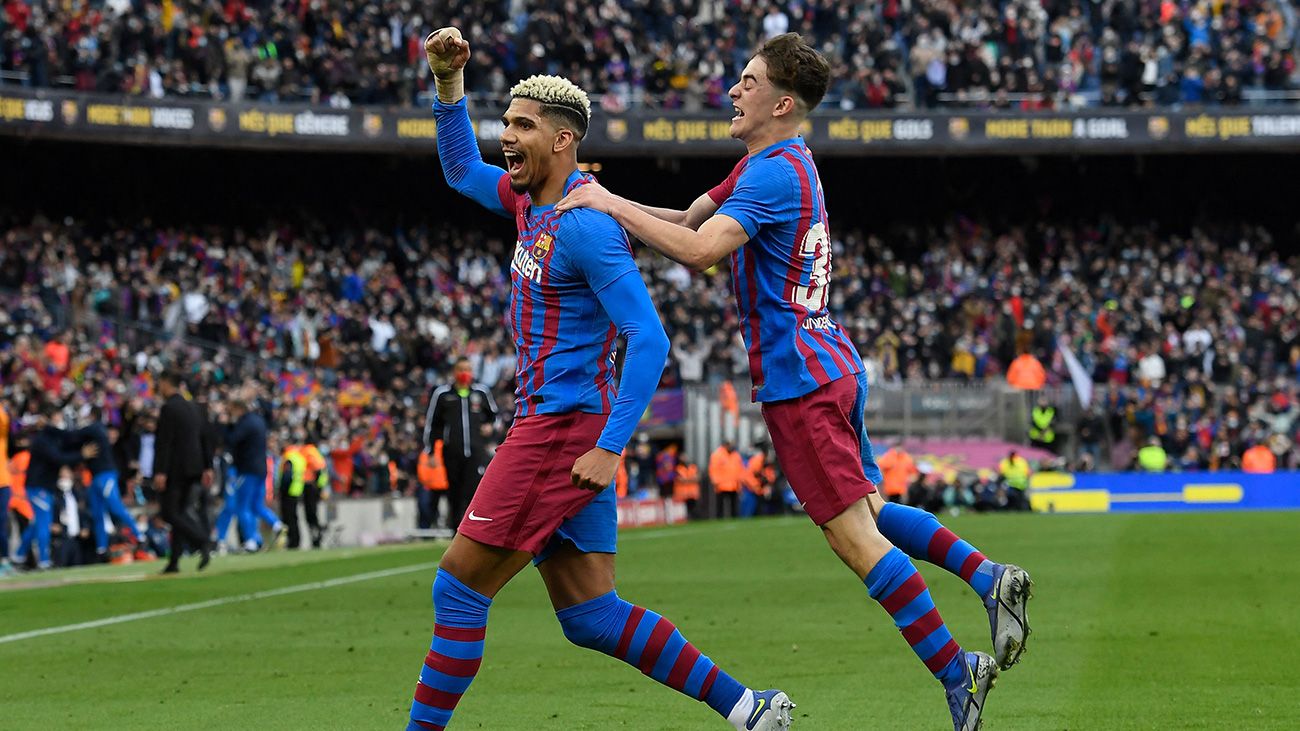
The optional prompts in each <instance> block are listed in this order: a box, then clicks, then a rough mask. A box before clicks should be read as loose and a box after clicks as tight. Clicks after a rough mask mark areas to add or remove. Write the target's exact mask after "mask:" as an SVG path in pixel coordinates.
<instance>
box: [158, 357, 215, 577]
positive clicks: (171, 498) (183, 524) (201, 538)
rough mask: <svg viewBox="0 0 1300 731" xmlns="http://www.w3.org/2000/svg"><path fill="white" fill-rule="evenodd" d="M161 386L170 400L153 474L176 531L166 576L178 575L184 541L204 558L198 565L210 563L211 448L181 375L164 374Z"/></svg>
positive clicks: (166, 404)
mask: <svg viewBox="0 0 1300 731" xmlns="http://www.w3.org/2000/svg"><path fill="white" fill-rule="evenodd" d="M158 387H159V393H161V394H162V395H163V396H164V397H165V398H166V399H167V400H166V401H165V402H164V403H163V406H162V411H161V413H159V415H158V429H157V435H158V436H157V441H156V442H155V444H154V462H153V473H154V483H155V486H156V487H157V489H159V490H160V491H161V492H162V495H161V500H162V517H163V520H165V521H167V522H168V523H169V524H170V525H171V527H172V541H171V543H172V553H171V557H170V559H169V560H168V562H167V569H166V571H167V572H168V573H174V572H175V571H177V563H178V562H179V561H180V556H181V553H182V545H181V542H182V541H183V542H185V543H187V544H189V545H190V546H191V547H193V548H195V549H197V550H199V551H200V552H201V553H202V554H203V558H202V560H201V561H200V562H199V568H200V569H202V568H203V567H204V566H207V564H208V558H209V545H208V544H209V541H208V532H207V530H205V529H204V526H205V525H206V524H207V521H206V519H205V518H204V516H202V515H201V514H200V512H199V511H200V509H201V508H200V505H201V497H200V493H201V492H202V490H203V486H202V484H201V480H202V478H203V471H204V470H205V469H208V468H209V466H210V463H207V462H205V461H204V460H205V458H206V457H207V456H208V455H209V454H210V453H211V451H210V450H211V448H210V447H206V446H205V443H204V442H205V441H206V439H205V436H204V424H203V418H202V416H201V415H200V413H199V409H198V407H197V406H195V405H194V404H192V403H190V402H189V401H188V400H186V399H185V397H184V396H182V395H181V394H180V376H179V375H177V374H175V373H171V372H168V373H165V374H163V377H162V378H161V379H160V380H159V382H158ZM160 478H161V482H160Z"/></svg>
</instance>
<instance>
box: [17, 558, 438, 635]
mask: <svg viewBox="0 0 1300 731" xmlns="http://www.w3.org/2000/svg"><path fill="white" fill-rule="evenodd" d="M435 566H437V564H436V563H422V564H416V565H414V566H400V567H398V568H393V569H384V570H382V571H368V572H366V573H364V574H354V575H352V576H343V577H340V578H337V579H327V580H325V581H313V582H311V583H310V584H298V585H296V586H286V587H282V588H280V589H268V590H266V591H258V592H253V593H252V594H236V595H234V596H226V597H221V598H220V599H209V600H208V601H205V602H195V603H193V604H181V605H178V606H175V607H164V608H162V609H151V610H149V611H147V612H135V613H133V614H119V615H118V616H116V617H105V618H104V619H96V620H93V621H90V622H78V623H77V624H65V625H62V626H59V627H45V628H43V629H34V630H29V631H27V632H17V633H15V634H12V635H2V636H0V645H3V644H5V643H7V642H18V641H19V640H29V639H32V638H34V637H45V636H47V635H58V634H63V633H65V632H76V631H78V630H83V629H94V628H96V627H107V626H109V625H113V624H122V623H123V622H134V621H136V620H137V619H151V618H153V617H168V616H171V615H173V614H181V613H182V612H193V611H196V610H199V609H211V608H212V607H220V606H224V605H226V604H238V603H240V602H251V601H253V600H256V599H269V598H271V597H277V596H284V595H285V594H297V593H299V592H303V591H315V590H317V589H329V588H330V587H334V586H343V585H344V584H355V583H357V582H359V581H370V580H371V579H382V578H385V577H388V576H400V575H401V574H410V573H414V572H416V571H427V570H429V569H431V568H433V567H435Z"/></svg>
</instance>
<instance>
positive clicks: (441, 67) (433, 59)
mask: <svg viewBox="0 0 1300 731" xmlns="http://www.w3.org/2000/svg"><path fill="white" fill-rule="evenodd" d="M424 55H425V56H427V57H428V59H429V70H430V71H432V72H433V75H434V76H448V75H450V74H454V73H456V72H458V71H461V70H463V69H464V68H465V63H466V62H468V61H469V41H467V40H465V39H464V38H462V37H461V35H460V29H459V28H452V27H447V28H439V29H438V30H435V31H434V32H432V33H430V34H429V37H428V38H425V39H424Z"/></svg>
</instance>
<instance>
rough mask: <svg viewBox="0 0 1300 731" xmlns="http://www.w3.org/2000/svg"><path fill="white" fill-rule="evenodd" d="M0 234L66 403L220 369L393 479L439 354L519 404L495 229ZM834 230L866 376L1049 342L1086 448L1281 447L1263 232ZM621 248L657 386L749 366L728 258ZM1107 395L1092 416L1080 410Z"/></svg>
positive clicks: (22, 312) (63, 226)
mask: <svg viewBox="0 0 1300 731" xmlns="http://www.w3.org/2000/svg"><path fill="white" fill-rule="evenodd" d="M3 238H4V242H3V243H4V252H5V253H4V254H3V255H0V256H3V260H2V262H0V288H2V289H3V291H5V292H8V293H9V295H8V299H9V300H10V301H9V302H8V305H9V306H8V307H6V308H5V311H4V312H2V313H0V327H2V328H3V330H2V331H0V332H2V333H3V336H2V339H3V342H4V343H5V347H4V353H5V355H4V357H5V358H6V362H7V363H8V364H9V365H8V366H7V367H6V368H5V369H4V371H0V373H3V377H4V380H5V383H6V384H7V385H9V386H11V387H12V386H13V385H14V384H15V383H17V382H21V383H26V384H27V386H28V387H29V388H32V389H40V390H43V391H45V392H53V393H61V394H62V395H63V396H64V397H68V398H72V399H73V400H74V401H75V400H76V399H78V398H80V399H95V398H103V397H104V396H103V395H104V394H119V396H117V397H115V398H116V399H117V401H115V402H114V403H111V404H108V405H109V406H110V407H111V408H114V409H126V410H128V411H129V410H130V409H131V405H132V403H135V402H137V401H138V400H139V399H140V398H142V394H144V393H146V392H147V390H148V383H147V379H148V374H149V373H151V372H156V371H157V370H158V369H159V368H160V367H161V366H162V365H163V364H164V363H165V362H168V361H172V362H174V361H175V360H177V359H178V356H179V360H182V361H184V362H187V363H190V364H192V366H191V367H192V369H193V371H194V373H193V380H194V383H193V384H192V387H193V388H194V389H195V393H196V395H199V396H201V397H202V396H206V397H207V398H208V400H210V401H212V402H213V403H219V402H220V401H221V400H222V399H221V396H222V394H223V389H226V388H229V387H230V384H233V383H238V382H241V381H244V380H248V379H254V380H256V381H257V382H259V383H260V384H262V387H263V396H264V397H265V398H267V399H268V400H270V399H272V398H273V397H274V400H275V402H276V403H277V404H278V406H277V409H278V413H277V414H276V415H275V416H274V418H272V419H271V421H272V422H273V423H277V424H281V425H296V426H297V428H306V429H307V430H309V431H310V432H311V435H312V437H313V439H318V440H323V441H324V442H326V443H327V444H328V445H329V447H330V449H331V450H343V451H345V452H346V448H347V447H348V445H360V448H361V451H362V452H363V455H362V456H361V457H360V458H359V460H358V462H359V463H360V464H363V465H364V466H365V467H366V468H369V466H370V465H371V464H379V465H386V464H387V463H388V462H394V463H396V464H397V465H399V466H400V467H401V468H402V469H401V470H400V474H404V475H405V474H411V470H410V469H408V468H410V467H411V465H413V464H414V460H415V454H416V452H417V451H418V448H419V436H420V435H419V429H420V428H421V425H422V418H423V408H424V404H423V401H424V398H425V394H426V393H427V391H428V389H429V388H430V387H431V386H433V385H434V384H436V383H438V382H440V380H441V379H443V378H444V376H445V374H446V372H447V370H448V368H449V366H450V365H451V363H452V361H453V360H454V359H455V358H457V357H461V356H464V357H467V358H468V359H469V360H470V362H471V364H472V365H473V368H474V372H475V378H476V380H478V381H479V382H482V383H485V384H486V385H487V386H488V387H489V388H490V389H491V390H492V391H493V392H494V394H495V398H496V400H497V402H498V403H500V404H503V405H509V404H511V403H512V396H511V389H512V383H511V382H512V380H513V372H514V367H513V366H514V354H513V350H512V348H511V345H510V342H509V338H508V336H507V334H506V331H505V326H504V312H505V308H506V302H507V298H508V296H509V280H508V266H509V249H508V246H509V245H508V243H507V242H506V241H505V240H504V239H502V238H499V237H497V236H496V235H494V234H492V235H490V234H486V233H484V232H483V231H481V230H472V229H470V230H455V229H450V228H447V227H438V228H436V229H434V228H413V229H405V230H393V231H387V232H383V231H379V230H374V229H371V230H364V231H340V230H335V231H326V230H324V228H323V227H321V226H320V225H319V224H308V225H306V226H301V227H294V226H290V225H281V226H275V227H268V228H266V229H264V230H259V231H246V230H242V229H233V230H232V229H221V228H198V227H196V228H192V229H184V230H181V229H172V228H164V227H157V226H152V225H150V224H148V223H142V224H140V225H138V226H134V227H123V228H118V229H113V230H107V231H91V230H89V229H86V228H84V227H82V226H81V225H79V224H77V223H76V222H71V221H69V222H53V221H48V220H44V219H36V220H33V221H29V222H26V223H24V224H23V225H17V226H12V227H9V228H7V230H6V231H5V232H4V235H3ZM38 243H39V245H38ZM833 244H834V247H835V249H836V252H837V258H836V260H835V261H836V266H837V282H838V284H837V287H836V288H835V289H833V290H832V300H831V307H832V309H833V310H834V311H836V312H837V313H840V320H841V323H842V324H843V325H844V326H845V327H846V328H848V329H849V331H850V332H851V333H852V335H853V338H854V340H855V342H857V343H858V344H859V348H860V350H861V352H862V354H863V357H864V360H865V362H866V364H867V368H868V371H869V376H870V378H871V380H872V382H873V383H876V384H880V385H888V384H898V383H913V384H917V383H923V382H931V381H937V380H958V381H964V382H994V381H1001V380H1002V379H1004V378H1005V375H1004V374H1006V373H1007V371H1008V367H1009V366H1010V365H1011V364H1012V362H1013V360H1014V359H1015V358H1016V357H1017V356H1018V355H1021V354H1027V355H1028V356H1029V357H1030V358H1032V359H1034V360H1036V361H1038V362H1039V363H1041V365H1042V366H1043V371H1044V380H1045V383H1046V385H1049V386H1058V385H1068V384H1069V383H1070V378H1069V373H1068V368H1067V365H1066V362H1065V358H1064V356H1063V353H1062V349H1061V348H1058V341H1059V342H1060V344H1062V345H1064V346H1065V349H1067V350H1069V351H1070V352H1071V353H1073V354H1075V355H1076V356H1077V358H1078V360H1079V362H1080V364H1081V366H1082V368H1083V369H1084V370H1085V371H1086V372H1087V373H1089V374H1090V375H1091V380H1092V382H1093V383H1094V384H1096V388H1097V394H1098V395H1097V402H1098V403H1097V412H1096V413H1095V414H1093V415H1091V417H1090V419H1089V420H1087V421H1088V424H1087V425H1088V427H1089V429H1087V430H1085V431H1087V434H1086V435H1085V437H1084V438H1083V441H1084V442H1085V443H1086V444H1088V445H1093V444H1109V443H1110V442H1112V441H1117V442H1124V441H1125V440H1131V439H1134V438H1137V439H1146V438H1147V437H1150V436H1159V437H1161V438H1162V439H1167V440H1169V441H1170V444H1169V446H1170V447H1171V448H1176V449H1171V451H1175V452H1176V454H1175V455H1174V457H1175V459H1179V460H1184V459H1185V460H1186V461H1187V465H1186V466H1191V464H1193V463H1195V464H1199V465H1200V466H1203V467H1214V468H1218V467H1223V466H1227V465H1228V464H1230V463H1231V462H1232V460H1233V459H1236V458H1239V457H1240V455H1241V453H1242V452H1243V451H1244V450H1245V449H1246V448H1248V447H1249V446H1251V443H1253V442H1255V441H1259V440H1260V439H1266V438H1269V436H1270V435H1276V436H1277V438H1278V439H1279V440H1284V441H1285V443H1283V442H1282V441H1279V442H1277V446H1278V447H1279V448H1278V449H1277V450H1276V451H1277V453H1278V455H1279V457H1281V458H1282V460H1281V461H1282V462H1283V463H1294V462H1295V460H1296V450H1295V449H1294V447H1293V446H1292V444H1293V443H1294V442H1295V436H1296V434H1295V430H1296V428H1297V427H1298V426H1300V424H1298V423H1297V422H1296V418H1295V417H1296V415H1297V413H1300V388H1298V386H1297V383H1298V380H1300V378H1298V377H1300V297H1298V296H1297V293H1296V282H1297V279H1296V274H1297V267H1296V263H1295V261H1294V260H1290V261H1288V260H1284V259H1283V258H1282V256H1281V254H1280V253H1279V251H1278V249H1277V247H1275V246H1274V245H1273V243H1272V240H1271V238H1270V234H1269V233H1268V232H1267V231H1266V230H1264V229H1263V228H1255V227H1234V228H1222V229H1211V228H1201V229H1195V230H1193V231H1192V232H1191V233H1190V234H1189V235H1186V236H1179V235H1166V234H1162V233H1161V232H1158V231H1156V230H1153V229H1150V228H1145V227H1136V228H1125V227H1122V226H1119V225H1117V224H1113V223H1111V224H1103V225H1099V226H1092V227H1089V226H1070V225H1052V224H1046V223H1043V224H1036V225H1031V226H1024V227H1011V228H1007V229H1001V230H992V229H990V228H987V227H985V226H982V225H980V224H977V223H975V222H972V221H969V220H964V219H959V220H954V221H952V222H950V223H948V224H947V225H944V226H942V227H938V228H934V229H931V230H922V229H907V230H904V231H898V232H887V233H884V234H882V235H863V234H861V233H859V232H856V231H854V232H850V233H848V234H846V235H845V236H844V237H843V238H837V240H836V241H834V242H833ZM639 257H640V259H641V264H642V269H643V271H644V272H645V273H646V275H647V279H648V281H649V283H650V287H651V294H652V296H653V297H654V298H655V301H656V302H657V303H658V305H659V307H660V311H661V313H662V315H663V317H664V320H665V325H666V328H667V330H668V332H669V336H670V338H671V339H672V341H673V350H672V354H671V356H670V359H671V362H670V364H669V368H668V369H667V370H666V372H665V374H664V376H663V380H662V383H661V385H662V386H665V387H672V386H677V385H680V384H683V383H687V384H689V383H712V384H718V383H720V382H722V381H738V382H743V381H744V380H745V379H747V377H748V372H747V368H748V366H747V359H746V357H745V351H744V347H743V344H742V342H741V340H740V338H739V335H738V333H737V332H736V329H735V327H734V322H735V314H734V310H733V309H732V307H731V306H730V303H729V301H728V300H729V298H728V294H727V292H728V289H727V283H726V277H727V275H726V273H725V271H713V272H710V273H706V274H704V275H691V274H690V273H689V272H688V271H687V270H686V269H684V268H683V267H681V266H679V265H676V264H674V263H672V262H669V261H667V260H665V259H662V258H659V257H656V256H653V255H651V254H650V253H648V251H647V250H641V251H640V253H639ZM54 313H62V315H61V316H62V317H63V319H56V318H55V315H54ZM62 327H66V329H62V330H60V328H62ZM47 342H53V343H54V345H46V343H47ZM196 343H197V344H198V345H196ZM42 351H44V353H42ZM51 352H52V353H53V354H54V355H53V357H51V355H50V354H51ZM17 364H22V365H23V366H24V368H25V369H26V371H25V373H26V375H25V378H24V379H18V378H17V375H16V374H15V373H14V369H15V367H16V365H17ZM39 364H43V365H39ZM336 406H337V407H338V408H336ZM508 410H509V409H508V408H507V411H508ZM1101 415H1105V421H1106V423H1103V424H1101V425H1100V426H1098V425H1097V424H1096V423H1094V422H1092V421H1091V418H1100V417H1101ZM1133 428H1136V429H1137V430H1138V435H1137V436H1136V437H1133V436H1132V435H1131V434H1130V430H1131V429H1133ZM1261 428H1262V429H1263V432H1261V431H1260V429H1261ZM286 436H290V435H286ZM358 439H360V441H359V442H357V440H358ZM1225 443H1226V445H1227V446H1226V447H1225V446H1224V444H1225ZM1089 449H1091V446H1090V447H1089ZM1121 451H1122V450H1121ZM1098 456H1099V454H1094V458H1095V457H1098ZM1225 460H1226V461H1225ZM1115 466H1116V467H1122V466H1125V465H1120V464H1116V465H1115ZM365 471H366V472H367V473H368V472H369V470H368V469H367V470H365ZM345 482H346V483H347V484H346V485H342V486H340V487H341V488H342V491H349V490H357V491H364V492H374V491H376V490H379V489H380V488H379V486H378V485H377V484H376V483H375V480H374V479H371V478H369V477H366V478H364V479H361V478H358V479H357V480H345Z"/></svg>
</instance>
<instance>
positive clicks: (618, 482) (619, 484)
mask: <svg viewBox="0 0 1300 731" xmlns="http://www.w3.org/2000/svg"><path fill="white" fill-rule="evenodd" d="M614 497H616V498H625V497H627V450H626V449H624V450H623V453H622V454H620V455H619V456H618V471H617V472H615V473H614Z"/></svg>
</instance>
